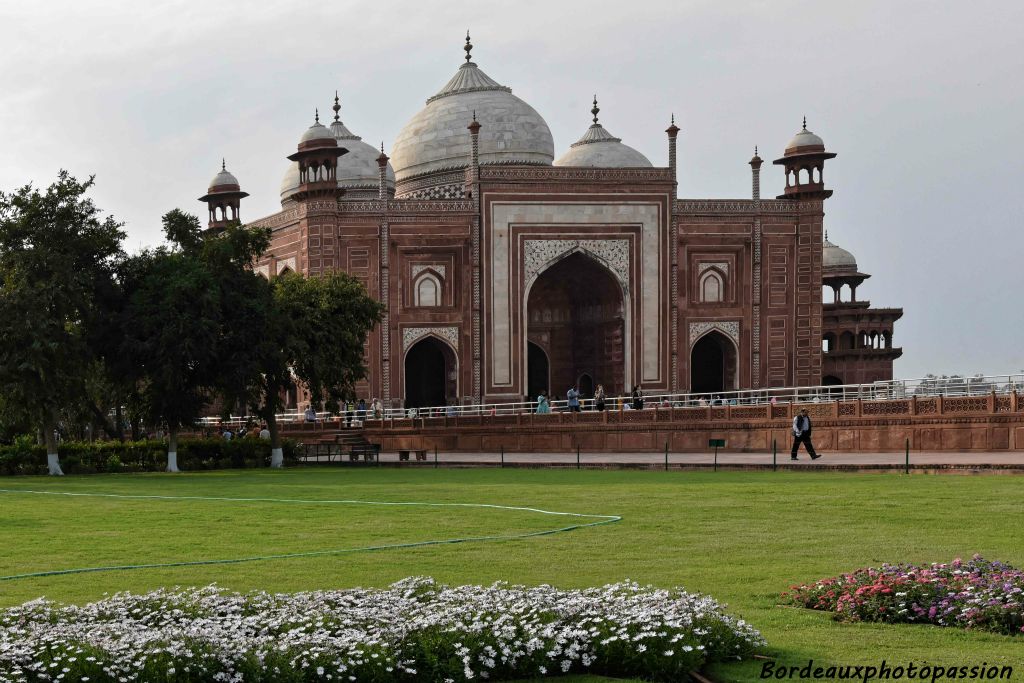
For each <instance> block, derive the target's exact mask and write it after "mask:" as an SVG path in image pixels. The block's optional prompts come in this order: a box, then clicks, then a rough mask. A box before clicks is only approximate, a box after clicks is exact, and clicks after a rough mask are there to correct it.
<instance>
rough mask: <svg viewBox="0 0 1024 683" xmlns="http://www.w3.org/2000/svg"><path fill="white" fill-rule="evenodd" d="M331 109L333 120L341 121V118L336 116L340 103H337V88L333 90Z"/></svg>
mask: <svg viewBox="0 0 1024 683" xmlns="http://www.w3.org/2000/svg"><path fill="white" fill-rule="evenodd" d="M331 109H333V110H334V120H335V121H341V118H340V117H339V116H338V112H340V111H341V105H340V104H338V91H337V90H335V91H334V106H333V107H331Z"/></svg>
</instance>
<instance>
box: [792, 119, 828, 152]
mask: <svg viewBox="0 0 1024 683" xmlns="http://www.w3.org/2000/svg"><path fill="white" fill-rule="evenodd" d="M824 151H825V141H824V140H822V139H821V138H820V137H818V136H817V135H815V134H814V133H812V132H811V131H809V130H807V117H806V116H805V117H804V127H803V128H801V129H800V130H799V131H798V132H797V134H796V135H794V136H793V138H792V139H791V140H790V141H789V142H788V143H786V151H785V153H784V156H790V155H793V154H802V153H804V152H824Z"/></svg>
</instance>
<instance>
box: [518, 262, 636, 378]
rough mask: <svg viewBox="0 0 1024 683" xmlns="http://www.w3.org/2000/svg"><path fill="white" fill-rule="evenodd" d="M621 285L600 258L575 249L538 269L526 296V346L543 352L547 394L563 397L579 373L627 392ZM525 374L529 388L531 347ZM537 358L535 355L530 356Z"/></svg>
mask: <svg viewBox="0 0 1024 683" xmlns="http://www.w3.org/2000/svg"><path fill="white" fill-rule="evenodd" d="M626 311H627V308H626V302H625V297H624V296H623V291H622V287H621V286H620V285H619V282H618V281H617V280H616V278H615V276H614V275H613V274H612V273H611V272H610V271H609V270H608V268H607V267H605V266H604V264H602V263H601V262H600V261H598V260H597V259H595V258H592V257H591V256H589V255H588V254H586V253H584V252H579V251H577V252H574V253H572V254H570V255H569V256H566V257H565V258H563V259H561V260H559V261H558V262H557V263H555V264H554V265H552V266H550V267H549V268H548V269H547V270H545V271H544V272H542V273H541V274H540V275H539V276H538V277H537V279H536V280H535V281H534V282H533V283H532V286H530V289H529V294H528V295H527V301H526V320H527V341H528V344H527V347H528V348H529V346H532V345H536V346H537V347H538V348H539V349H541V350H543V352H544V353H545V354H546V358H547V364H548V375H549V381H550V384H551V386H549V387H547V389H548V393H549V394H551V395H552V396H553V397H555V398H565V393H566V391H567V390H568V389H569V387H571V386H575V384H576V383H577V381H578V380H579V378H580V377H582V376H584V375H585V376H587V377H588V379H589V380H590V384H591V385H592V386H596V385H597V384H603V385H604V388H605V391H606V392H607V393H608V394H611V395H614V394H618V393H623V392H625V391H626V381H627V379H628V377H627V374H626V363H627V362H628V359H627V357H626V356H627V349H628V343H627V338H626V335H627V334H628V325H627V324H626V323H627V321H626ZM526 355H527V363H528V367H527V368H526V377H527V380H528V386H529V387H530V388H531V389H533V388H535V387H534V386H533V383H532V382H533V380H534V378H536V377H538V376H539V375H538V373H536V371H535V370H534V369H533V368H530V367H529V363H530V361H531V359H537V358H538V357H537V355H536V352H534V353H533V354H531V353H529V351H528V352H527V354H526ZM534 362H536V360H535V361H534Z"/></svg>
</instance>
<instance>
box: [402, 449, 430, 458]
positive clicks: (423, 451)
mask: <svg viewBox="0 0 1024 683" xmlns="http://www.w3.org/2000/svg"><path fill="white" fill-rule="evenodd" d="M410 453H414V454H415V455H416V459H417V460H426V459H427V451H426V449H415V448H407V449H405V450H399V451H398V459H399V460H408V459H409V454H410Z"/></svg>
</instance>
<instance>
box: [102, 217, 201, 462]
mask: <svg viewBox="0 0 1024 683" xmlns="http://www.w3.org/2000/svg"><path fill="white" fill-rule="evenodd" d="M163 223H164V233H165V234H166V235H167V237H168V238H169V239H170V240H171V241H172V243H176V244H174V246H173V247H171V248H170V249H168V248H160V249H156V250H152V251H145V252H143V253H141V254H140V255H138V256H136V257H134V258H133V259H131V262H130V266H129V267H128V268H126V278H125V292H126V305H125V308H124V311H123V313H122V316H121V321H120V322H121V325H120V327H121V329H122V330H123V345H122V354H121V357H122V358H124V359H126V360H128V362H129V365H130V366H131V367H132V368H133V369H134V373H135V374H134V378H135V382H136V384H137V386H138V387H139V393H140V396H141V399H142V400H141V405H142V407H143V411H144V416H145V418H146V420H147V422H149V423H150V424H160V423H165V424H166V425H167V430H168V448H167V471H168V472H177V471H179V470H178V457H177V456H178V432H179V431H180V430H181V428H182V427H185V426H188V425H191V424H194V423H195V421H196V419H197V418H198V417H199V416H200V414H201V412H202V409H203V407H204V406H205V405H206V404H207V403H208V402H209V389H210V387H212V386H213V384H214V383H213V381H212V377H213V373H214V372H215V370H216V368H217V350H218V341H219V337H220V321H221V309H220V297H219V293H218V291H217V288H216V281H215V278H214V276H213V274H212V273H211V271H210V269H209V268H208V267H207V266H206V264H205V263H204V262H203V261H202V260H201V259H200V258H199V254H198V253H197V246H198V244H199V240H201V237H200V235H201V230H200V227H199V220H198V219H197V218H196V217H195V216H192V215H189V214H186V213H183V212H181V211H178V210H174V211H171V212H170V213H168V214H166V215H165V216H164V217H163Z"/></svg>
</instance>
